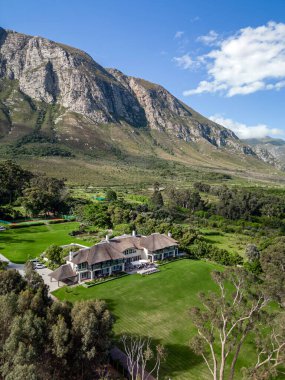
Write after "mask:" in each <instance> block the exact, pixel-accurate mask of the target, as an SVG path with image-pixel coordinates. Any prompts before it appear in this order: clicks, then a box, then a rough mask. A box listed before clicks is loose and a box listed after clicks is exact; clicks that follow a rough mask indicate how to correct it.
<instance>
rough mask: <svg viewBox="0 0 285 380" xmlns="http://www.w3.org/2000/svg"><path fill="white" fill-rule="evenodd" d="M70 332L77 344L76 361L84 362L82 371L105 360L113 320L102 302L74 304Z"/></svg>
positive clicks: (89, 301)
mask: <svg viewBox="0 0 285 380" xmlns="http://www.w3.org/2000/svg"><path fill="white" fill-rule="evenodd" d="M71 316H72V330H73V334H74V338H75V339H76V342H78V350H77V355H78V360H79V361H80V360H81V361H83V363H84V362H85V365H84V370H88V367H89V370H90V369H92V367H93V368H94V366H95V367H96V366H98V365H100V364H102V363H103V362H104V360H106V357H107V354H108V352H109V349H110V345H111V338H112V332H111V329H112V325H113V319H112V317H111V315H110V312H109V310H108V309H107V306H106V303H105V302H104V301H98V300H95V301H93V300H88V301H79V302H76V303H75V305H74V307H73V309H72V312H71Z"/></svg>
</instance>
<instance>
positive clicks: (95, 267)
mask: <svg viewBox="0 0 285 380" xmlns="http://www.w3.org/2000/svg"><path fill="white" fill-rule="evenodd" d="M177 255H178V243H177V241H176V240H174V239H173V238H172V237H171V236H170V234H168V235H164V234H160V233H154V234H151V235H149V236H141V235H136V233H135V232H133V234H132V235H122V236H118V237H114V238H112V239H109V238H108V236H106V239H105V240H103V241H102V242H100V243H98V244H95V245H93V246H92V247H90V248H81V249H79V250H78V251H77V252H70V253H69V256H68V257H67V258H66V264H64V265H62V266H60V267H59V268H58V269H56V270H55V271H54V272H52V273H51V274H50V276H51V278H54V279H56V280H57V281H67V282H77V281H78V282H82V281H85V280H87V279H94V278H96V277H98V276H102V275H103V276H106V275H111V274H112V273H114V272H120V271H124V270H125V267H126V266H128V265H129V264H131V263H132V262H138V261H139V260H145V261H148V262H151V263H153V262H155V261H158V260H164V259H166V258H171V257H175V256H177Z"/></svg>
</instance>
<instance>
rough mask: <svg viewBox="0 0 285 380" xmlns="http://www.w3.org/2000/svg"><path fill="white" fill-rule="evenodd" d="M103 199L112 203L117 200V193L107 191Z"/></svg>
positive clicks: (110, 190)
mask: <svg viewBox="0 0 285 380" xmlns="http://www.w3.org/2000/svg"><path fill="white" fill-rule="evenodd" d="M105 199H106V201H108V202H114V201H116V200H117V193H116V192H115V191H114V190H112V189H108V190H107V192H106V198H105Z"/></svg>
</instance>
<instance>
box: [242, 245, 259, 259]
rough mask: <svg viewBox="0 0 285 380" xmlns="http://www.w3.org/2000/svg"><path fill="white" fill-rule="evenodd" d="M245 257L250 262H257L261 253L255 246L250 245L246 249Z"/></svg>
mask: <svg viewBox="0 0 285 380" xmlns="http://www.w3.org/2000/svg"><path fill="white" fill-rule="evenodd" d="M245 255H246V257H247V259H248V261H250V262H252V261H255V260H259V258H260V253H259V250H258V249H257V246H256V245H255V244H248V245H247V246H246V249H245Z"/></svg>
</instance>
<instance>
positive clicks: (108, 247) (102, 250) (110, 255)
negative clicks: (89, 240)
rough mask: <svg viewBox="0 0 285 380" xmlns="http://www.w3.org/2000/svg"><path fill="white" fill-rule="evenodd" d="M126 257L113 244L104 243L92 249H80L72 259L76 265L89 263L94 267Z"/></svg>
mask: <svg viewBox="0 0 285 380" xmlns="http://www.w3.org/2000/svg"><path fill="white" fill-rule="evenodd" d="M124 257H125V256H124V255H123V254H122V253H121V252H120V251H119V250H118V249H117V248H116V247H115V246H114V245H113V244H111V242H102V243H98V244H95V245H93V247H90V248H84V249H80V250H79V251H78V252H76V253H75V254H74V256H73V258H72V260H71V261H72V262H73V263H74V264H81V263H85V262H87V263H88V265H93V264H97V263H101V262H104V261H109V260H117V259H123V258H124Z"/></svg>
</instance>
